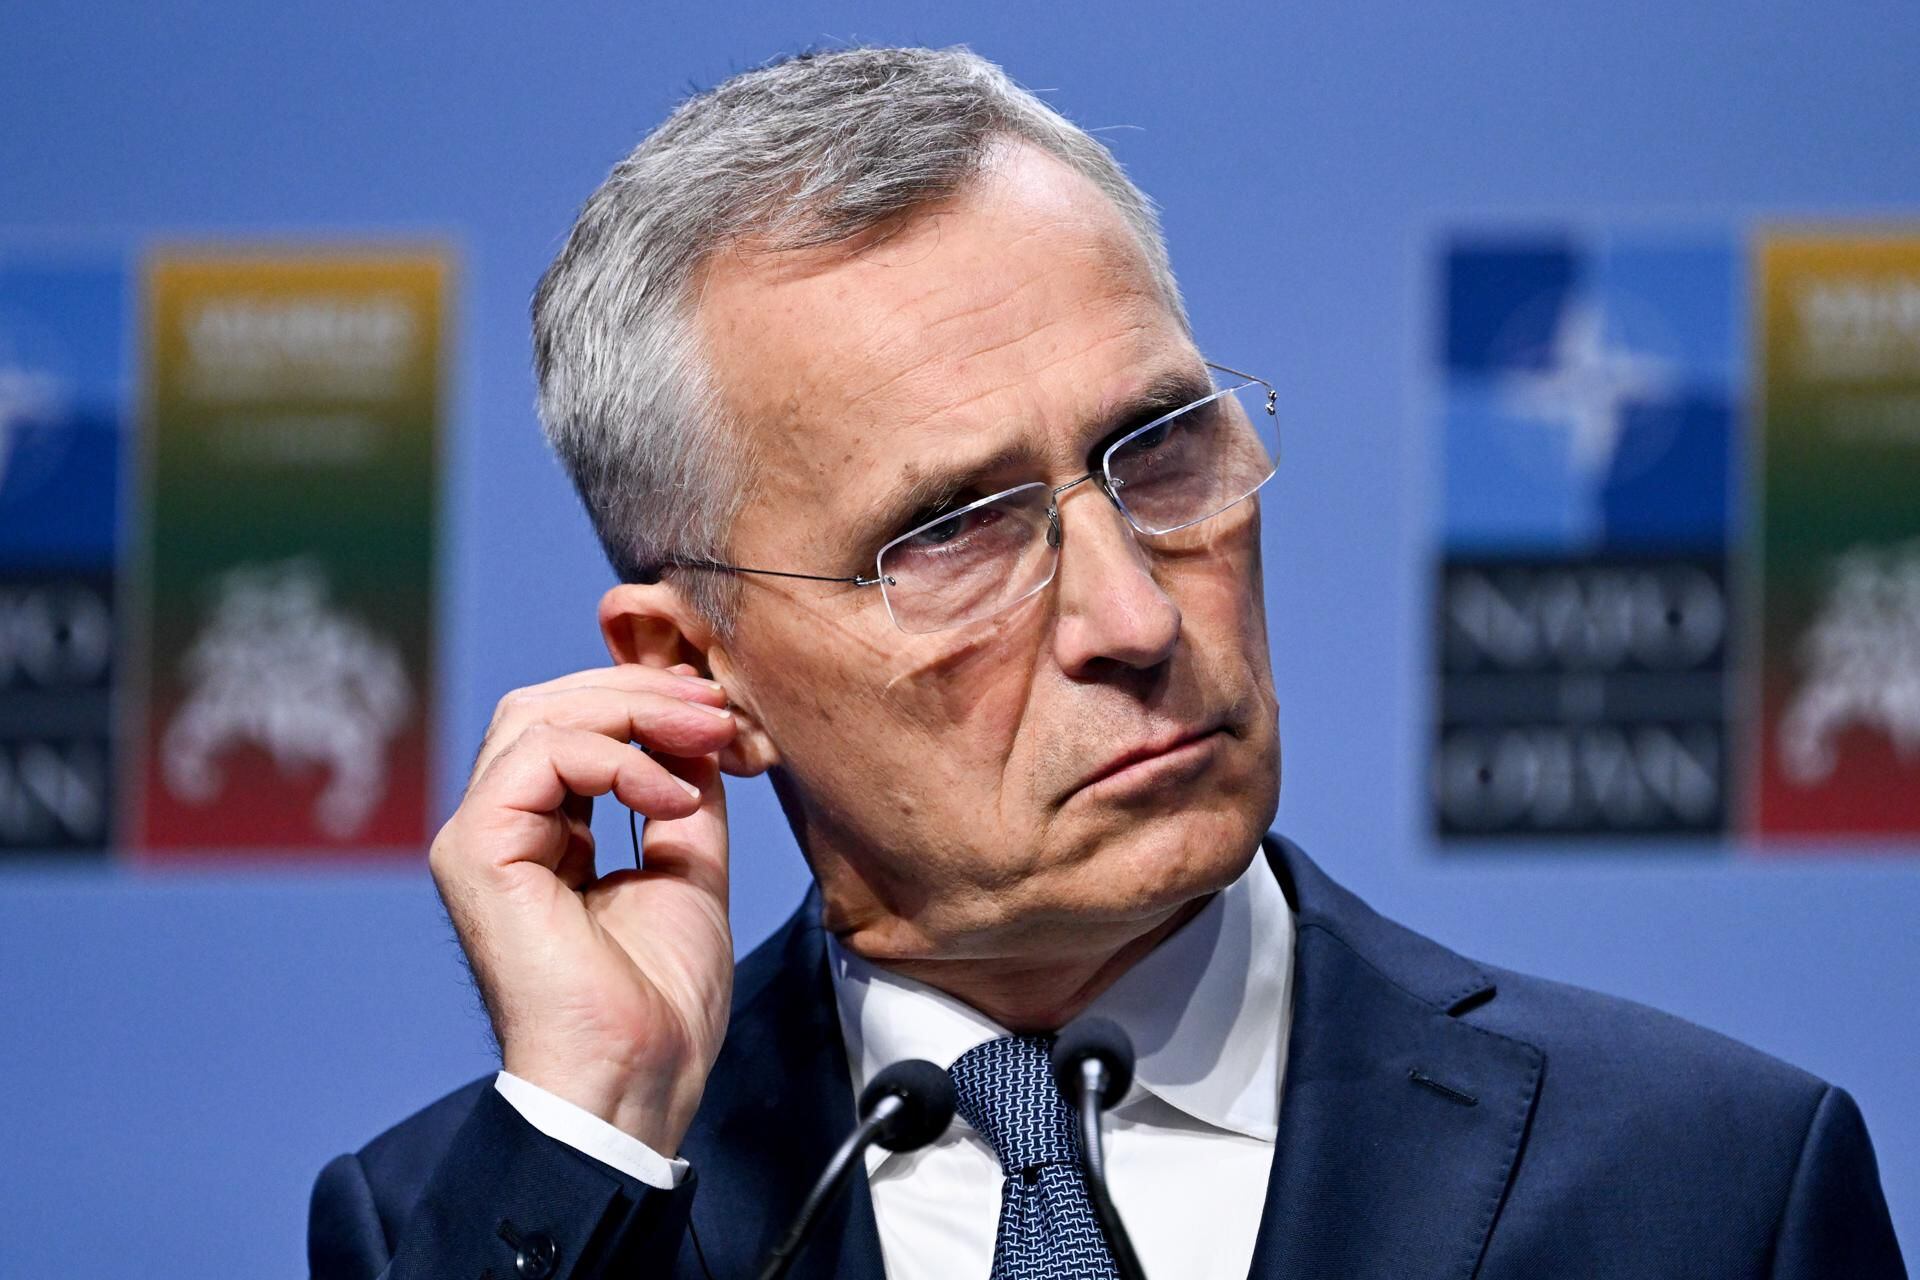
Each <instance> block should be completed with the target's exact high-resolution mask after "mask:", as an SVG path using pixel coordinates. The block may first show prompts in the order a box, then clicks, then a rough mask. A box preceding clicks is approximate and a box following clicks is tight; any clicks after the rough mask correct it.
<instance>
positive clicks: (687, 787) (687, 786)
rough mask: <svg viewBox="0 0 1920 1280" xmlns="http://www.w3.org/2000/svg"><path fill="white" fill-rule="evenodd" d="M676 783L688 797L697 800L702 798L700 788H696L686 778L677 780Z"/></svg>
mask: <svg viewBox="0 0 1920 1280" xmlns="http://www.w3.org/2000/svg"><path fill="white" fill-rule="evenodd" d="M674 781H675V782H677V783H679V784H680V789H681V790H682V791H685V792H686V793H687V794H688V795H690V796H692V797H693V798H694V799H695V800H698V799H699V798H700V788H698V787H696V786H694V785H693V784H692V783H691V782H688V781H687V780H686V779H685V778H675V779H674Z"/></svg>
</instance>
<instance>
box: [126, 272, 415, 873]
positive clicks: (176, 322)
mask: <svg viewBox="0 0 1920 1280" xmlns="http://www.w3.org/2000/svg"><path fill="white" fill-rule="evenodd" d="M450 275H451V271H450V266H449V263H448V261H447V260H446V258H445V257H444V256H443V255H442V254H440V253H438V252H432V251H426V252H422V251H385V250H374V251H365V252H355V251H328V250H319V251H304V250H301V251H293V252H284V251H278V250H274V249H260V250H249V249H245V248H240V249H235V248H233V247H230V246H219V247H212V248H205V249H181V250H177V251H169V252H165V253H162V254H158V255H156V256H155V257H154V258H152V259H151V260H150V262H149V264H148V268H147V271H146V294H145V303H144V306H145V324H146V342H145V351H146V357H145V359H146V394H147V405H146V411H147V423H146V426H147V433H148V436H147V442H146V471H147V476H146V479H147V486H146V491H147V519H148V530H149V536H148V557H149V559H148V563H147V565H146V566H145V570H146V571H145V574H144V582H145V584H146V593H147V600H146V603H147V610H146V613H145V623H144V626H145V635H144V644H143V645H141V646H140V649H141V653H142V657H143V660H144V667H145V674H146V679H145V697H144V724H143V725H142V727H141V730H140V733H139V741H140V743H141V747H142V750H141V758H140V760H139V763H138V770H137V772H138V777H139V786H138V789H137V790H138V796H139V799H138V821H137V823H136V824H134V826H135V830H136V833H137V834H136V840H135V843H136V845H137V846H138V847H139V848H140V849H141V850H142V851H143V852H144V853H146V854H147V855H149V856H154V857H169V856H178V855H181V854H185V853H203V852H208V853H218V852H221V851H247V852H249V853H266V854H271V853H274V852H276V851H302V852H306V853H329V854H339V853H349V854H351V853H375V852H382V851H386V852H394V853H401V854H406V855H414V856H417V855H418V854H419V853H420V851H421V849H422V847H423V846H424V843H425V840H426V835H427V811H428V796H429V786H428V781H429V779H428V761H429V760H430V759H431V757H432V751H431V747H432V744H431V742H430V741H429V737H430V726H431V725H432V724H433V715H432V710H433V708H432V706H431V701H430V700H431V696H432V690H433V663H434V655H435V643H434V612H435V602H434V582H433V578H434V574H433V565H434V547H435V537H436V521H437V516H438V481H437V472H438V459H439V453H440V435H441V429H442V428H441V423H442V413H443V391H442V358H443V354H442V353H443V342H444V330H445V315H446V293H447V290H448V287H449V279H450Z"/></svg>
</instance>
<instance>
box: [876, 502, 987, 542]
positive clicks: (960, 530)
mask: <svg viewBox="0 0 1920 1280" xmlns="http://www.w3.org/2000/svg"><path fill="white" fill-rule="evenodd" d="M1002 515H1003V513H1002V512H999V511H996V510H994V509H993V508H992V507H990V506H989V507H978V508H975V509H974V510H972V511H965V512H957V513H955V514H954V515H951V516H948V517H947V518H946V519H944V520H939V521H937V522H936V523H934V524H930V525H928V526H927V527H926V528H924V529H922V530H920V531H919V532H918V533H916V534H914V535H913V536H912V537H910V538H908V539H907V540H906V542H904V543H902V544H901V545H902V546H907V547H913V548H915V549H923V548H934V547H943V546H946V545H947V544H948V543H951V542H954V541H955V540H957V539H959V538H961V537H963V536H965V535H967V534H971V533H977V532H979V531H980V530H982V529H986V528H990V527H991V526H992V525H993V524H994V522H995V521H997V520H999V519H1001V518H1002Z"/></svg>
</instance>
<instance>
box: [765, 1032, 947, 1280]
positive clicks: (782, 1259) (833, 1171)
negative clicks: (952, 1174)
mask: <svg viewBox="0 0 1920 1280" xmlns="http://www.w3.org/2000/svg"><path fill="white" fill-rule="evenodd" d="M953 1107H954V1101H953V1081H952V1080H950V1079H948V1078H947V1073H946V1072H944V1071H942V1070H941V1069H940V1068H939V1067H936V1066H934V1065H933V1064H932V1063H931V1062H928V1061H926V1060H925V1059H924V1058H909V1059H907V1060H906V1061H905V1062H896V1063H894V1064H893V1065H892V1066H890V1067H887V1068H886V1069H885V1070H883V1071H881V1072H880V1073H879V1074H878V1075H876V1076H874V1078H873V1079H872V1080H871V1081H869V1082H868V1084H867V1087H866V1088H865V1089H863V1090H861V1092H860V1123H859V1125H858V1126H857V1127H855V1129H854V1131H853V1132H852V1133H850V1134H848V1135H847V1140H846V1141H845V1142H843V1143H841V1144H840V1149H839V1150H838V1151H836V1152H834V1153H833V1159H831V1160H829V1161H827V1167H826V1168H825V1169H823V1170H822V1171H821V1173H820V1179H819V1181H817V1182H815V1183H814V1184H813V1190H811V1191H809V1192H808V1193H807V1198H806V1199H805V1200H804V1201H802V1202H801V1204H800V1211H799V1212H798V1213H796V1214H794V1216H793V1225H792V1226H791V1227H789V1228H787V1234H786V1235H785V1236H783V1237H782V1238H781V1240H780V1243H779V1244H777V1245H775V1246H774V1247H773V1252H772V1253H771V1254H769V1255H768V1256H767V1265H766V1267H765V1268H764V1269H763V1270H762V1271H761V1272H760V1280H779V1277H781V1276H784V1275H785V1274H787V1268H788V1267H791V1266H792V1265H793V1259H794V1256H795V1255H796V1254H798V1253H799V1252H800V1246H801V1245H803V1244H805V1243H806V1240H807V1236H808V1234H809V1233H810V1232H812V1230H813V1224H814V1220H815V1219H816V1218H818V1217H819V1216H820V1211H821V1210H822V1209H824V1208H826V1206H827V1202H828V1201H830V1200H832V1199H833V1197H834V1195H835V1193H837V1192H838V1191H839V1190H840V1188H841V1186H842V1185H843V1184H844V1183H845V1182H846V1180H847V1175H848V1174H849V1173H851V1172H852V1171H853V1164H854V1161H855V1160H857V1159H859V1158H860V1154H861V1152H863V1151H865V1150H866V1149H867V1148H868V1147H870V1146H872V1145H874V1144H875V1143H878V1144H879V1145H880V1146H883V1147H885V1148H886V1149H887V1150H889V1151H912V1150H914V1149H915V1148H917V1147H924V1146H926V1145H927V1144H928V1143H929V1142H932V1141H933V1140H934V1139H935V1138H937V1137H939V1136H940V1135H941V1134H943V1133H945V1132H946V1131H947V1125H948V1124H949V1123H950V1122H951V1121H952V1120H953Z"/></svg>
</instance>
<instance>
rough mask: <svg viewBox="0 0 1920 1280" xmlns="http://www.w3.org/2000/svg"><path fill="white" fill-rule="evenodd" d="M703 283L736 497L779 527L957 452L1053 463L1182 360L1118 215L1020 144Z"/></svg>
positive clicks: (1193, 360)
mask: <svg viewBox="0 0 1920 1280" xmlns="http://www.w3.org/2000/svg"><path fill="white" fill-rule="evenodd" d="M701 283H702V288H701V293H700V305H699V310H698V319H699V326H700V333H701V338H702V341H703V343H704V345H705V348H706V352H707V356H708V360H709V363H710V366H711V368H712V370H713V374H714V376H715V380H716V383H717V389H718V391H719V393H720V394H721V396H722V397H723V399H724V401H725V404H726V407H727V409H728V410H729V411H730V412H729V416H730V417H731V418H732V420H733V421H734V422H735V423H736V424H738V425H739V427H740V429H742V430H743V431H745V432H747V433H748V435H749V439H748V440H747V441H746V442H745V443H746V444H748V446H749V447H750V448H751V450H752V453H753V456H754V459H755V473H756V479H755V502H754V504H753V505H754V507H755V508H757V509H759V511H760V513H761V514H763V515H770V514H774V513H775V512H776V511H777V512H778V518H779V523H780V525H781V526H782V528H783V531H784V534H785V535H786V536H791V535H792V534H794V533H797V532H800V531H801V527H802V526H804V524H805V523H806V521H807V518H808V516H809V515H821V516H825V515H828V514H831V515H833V516H834V517H836V518H839V517H846V516H848V515H851V514H853V513H857V512H860V511H863V510H865V509H867V507H869V506H870V505H871V504H872V503H873V502H874V501H876V500H877V499H878V498H879V497H880V496H882V495H884V494H886V493H889V492H891V491H894V490H897V489H898V488H899V487H901V486H903V485H912V484H915V483H916V482H918V481H919V479H920V478H921V476H922V475H923V474H924V473H925V472H927V471H928V470H930V469H935V468H941V467H947V466H949V465H950V464H951V463H952V462H953V461H955V460H956V459H961V458H965V459H980V458H988V457H992V458H995V459H997V461H998V463H999V464H1002V465H1005V466H1007V467H1018V466H1020V465H1022V464H1024V465H1025V467H1026V469H1027V470H1028V471H1029V472H1030V473H1034V474H1030V475H1029V476H1028V477H1026V478H1035V475H1036V474H1037V473H1040V472H1044V471H1046V470H1048V469H1051V468H1053V467H1056V466H1059V467H1067V466H1071V465H1073V462H1074V460H1077V459H1079V458H1080V457H1081V456H1082V455H1083V454H1084V452H1085V450H1086V448H1087V447H1088V445H1089V444H1091V443H1092V441H1091V440H1090V439H1088V438H1086V433H1087V432H1089V431H1093V432H1096V433H1097V432H1098V430H1099V426H1100V423H1099V419H1100V417H1101V415H1102V414H1103V413H1106V412H1109V411H1111V409H1112V408H1113V407H1114V406H1117V405H1119V404H1122V403H1124V402H1126V401H1127V399H1128V398H1129V397H1131V396H1135V395H1137V394H1138V393H1139V391H1140V389H1141V388H1144V387H1146V386H1149V385H1153V384H1155V383H1164V382H1165V381H1166V380H1167V379H1168V377H1169V376H1170V374H1172V373H1175V372H1188V373H1191V372H1192V371H1193V370H1194V368H1195V367H1196V366H1197V364H1198V357H1197V356H1196V355H1195V354H1194V352H1193V349H1192V346H1191V343H1190V342H1189V340H1188V339H1187V337H1186V334H1185V330H1184V328H1183V326H1182V325H1181V323H1180V321H1179V319H1178V318H1177V317H1176V316H1175V315H1174V314H1173V313H1172V311H1171V309H1170V308H1169V307H1168V306H1167V304H1166V302H1165V300H1164V299H1163V297H1162V296H1161V294H1160V292H1159V289H1158V287H1157V284H1156V281H1155V280H1154V278H1153V274H1152V272H1151V269H1150V268H1149V266H1148V264H1147V261H1146V257H1145V255H1144V254H1143V253H1142V252H1141V250H1140V248H1139V246H1138V244H1137V242H1136V241H1135V240H1134V238H1133V235H1132V232H1131V230H1130V228H1129V227H1128V225H1127V224H1126V222H1125V221H1124V219H1123V218H1122V217H1121V215H1120V214H1119V212H1118V211H1117V210H1116V209H1115V208H1114V207H1113V205H1112V203H1111V202H1110V201H1109V200H1107V199H1106V197H1105V196H1104V195H1103V194H1102V193H1101V192H1100V191H1099V190H1098V188H1096V187H1094V186H1093V184H1092V183H1090V182H1089V181H1087V180H1086V179H1085V178H1082V177H1080V176H1079V175H1078V174H1075V173H1073V172H1072V171H1071V170H1068V169H1066V168H1065V167H1064V166H1062V165H1060V164H1058V163H1057V162H1055V161H1053V160H1051V159H1050V158H1048V157H1046V156H1044V155H1043V154H1042V153H1039V152H1037V151H1033V150H1031V149H1024V148H1022V149H1011V148H1010V149H1009V150H1008V151H1007V152H1006V153H1005V154H1004V155H1003V158H1002V159H1001V160H1000V162H998V163H997V164H995V165H994V166H993V167H991V168H990V169H989V170H988V171H987V173H986V174H985V175H983V177H982V178H981V179H979V180H978V181H976V182H975V183H974V184H972V185H971V186H969V187H968V188H967V189H966V190H965V191H963V192H962V193H960V194H959V195H957V196H954V197H952V198H950V199H947V200H944V201H941V202H938V203H937V204H934V205H930V206H928V207H926V208H924V209H922V210H920V211H917V212H916V213H915V214H913V215H911V216H909V217H907V218H905V219H902V220H901V221H900V222H899V223H897V224H896V225H892V226H889V227H886V228H883V229H882V230H881V231H880V232H879V233H877V234H876V235H874V236H872V237H869V238H868V239H867V240H866V241H865V242H864V243H861V244H858V245H856V246H853V247H851V248H849V247H846V246H836V247H831V248H827V249H809V250H801V251H788V252H772V251H760V250H756V249H755V248H754V247H753V246H751V245H743V246H740V247H737V248H735V249H733V250H730V251H728V252H726V253H723V254H721V255H718V256H716V258H715V259H714V260H713V261H712V262H711V263H710V264H709V265H708V267H707V270H706V272H705V273H704V279H703V280H702V282H701ZM754 523H756V521H755V520H753V519H752V518H751V517H750V516H747V515H743V518H742V527H741V529H740V530H739V533H740V534H741V535H742V536H743V537H744V536H751V526H752V525H753V524H754ZM738 547H739V540H738V539H737V540H736V550H738Z"/></svg>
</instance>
